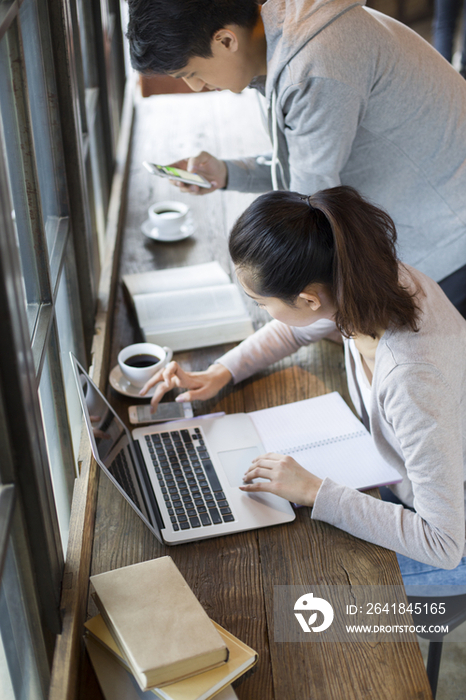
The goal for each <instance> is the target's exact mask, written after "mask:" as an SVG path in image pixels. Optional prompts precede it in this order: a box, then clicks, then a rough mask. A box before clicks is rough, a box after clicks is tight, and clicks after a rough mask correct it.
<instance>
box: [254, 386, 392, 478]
mask: <svg viewBox="0 0 466 700" xmlns="http://www.w3.org/2000/svg"><path fill="white" fill-rule="evenodd" d="M248 416H249V418H250V419H251V420H252V422H253V423H254V426H255V428H256V430H257V432H258V433H259V435H260V438H261V440H262V443H263V445H264V447H265V449H266V450H267V452H278V453H280V454H285V455H291V456H292V457H293V458H294V459H295V460H296V461H297V462H298V463H299V464H301V466H303V467H304V468H305V469H307V470H308V471H310V472H312V473H313V474H315V475H316V476H318V477H319V478H321V479H323V478H325V477H326V476H328V477H330V478H331V479H332V480H333V481H336V482H337V483H339V484H344V485H345V486H351V487H352V488H355V489H369V488H375V487H376V486H383V485H385V484H395V483H398V482H400V481H401V476H400V474H399V473H398V472H397V471H396V469H394V468H393V467H392V466H390V465H389V464H387V462H385V460H384V459H383V458H382V457H381V456H380V454H379V452H378V450H377V448H376V446H375V444H374V441H373V439H372V437H371V435H370V433H369V432H368V431H367V430H366V428H365V427H364V425H363V424H362V423H361V422H360V420H359V419H358V418H356V416H355V415H354V413H353V412H352V411H351V409H350V408H349V407H348V405H347V404H346V403H345V401H344V400H343V399H342V397H341V396H340V394H338V393H337V392H336V391H334V392H333V393H331V394H325V395H324V396H317V397H316V398H313V399H305V400H304V401H296V402H295V403H289V404H285V405H284V406H276V407H274V408H265V409H263V410H261V411H253V412H252V413H248Z"/></svg>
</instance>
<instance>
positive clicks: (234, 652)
mask: <svg viewBox="0 0 466 700" xmlns="http://www.w3.org/2000/svg"><path fill="white" fill-rule="evenodd" d="M212 624H213V625H214V626H215V628H216V629H217V630H218V632H219V634H220V636H221V637H222V638H223V639H224V641H225V644H227V646H228V649H229V651H230V655H229V658H228V661H227V662H226V663H225V664H224V665H223V666H219V667H218V668H213V669H211V670H210V671H204V672H203V673H199V674H196V675H195V676H191V677H190V678H186V679H185V680H183V681H178V682H177V683H170V684H169V685H165V686H163V688H159V687H157V688H152V689H151V690H150V691H146V693H143V694H142V695H141V697H144V698H145V697H146V696H148V695H149V693H153V695H155V696H156V697H158V698H161V700H210V698H212V697H214V696H215V697H218V698H220V695H219V693H221V691H224V692H227V689H228V688H229V686H230V684H231V683H233V681H235V680H236V679H237V678H239V677H240V676H241V675H243V674H244V673H246V671H248V670H249V669H250V668H252V667H253V666H254V664H255V663H256V662H257V659H258V656H257V653H256V652H255V651H254V649H251V647H249V646H248V645H247V644H245V643H244V642H242V641H241V640H240V639H238V638H237V637H235V636H234V635H233V634H231V633H230V632H227V630H224V629H223V628H222V627H220V625H218V624H217V623H216V622H213V621H212ZM85 627H86V646H87V649H88V651H89V656H90V657H91V661H92V665H93V666H94V670H95V672H96V675H97V677H98V679H99V682H100V684H101V686H102V684H106V683H107V681H106V676H110V679H111V680H112V682H113V683H114V682H115V677H116V676H118V677H119V678H120V679H121V682H120V683H119V684H118V687H120V688H123V687H124V688H125V692H127V693H128V695H127V696H122V697H127V700H129V698H130V697H132V694H134V690H132V694H130V693H129V691H128V688H129V686H130V685H131V679H130V678H129V677H127V676H130V673H131V669H130V667H129V666H128V664H127V663H126V661H125V660H124V658H123V656H122V655H121V652H120V650H119V649H118V646H117V644H116V642H115V640H114V639H113V637H112V635H111V634H110V632H109V629H108V627H107V626H106V624H105V622H104V620H103V618H102V616H101V615H95V616H94V617H92V618H91V619H90V620H88V621H87V622H86V623H85ZM90 641H92V642H93V644H91V645H90ZM96 644H97V646H98V647H99V648H98V649H97V650H96ZM118 666H119V668H120V670H119V669H118ZM123 669H126V676H125V670H123ZM109 682H110V681H109ZM132 683H133V685H134V684H135V681H134V679H133V681H132ZM127 686H128V688H127ZM113 692H115V689H114V688H113ZM230 692H232V691H231V690H230ZM111 697H112V698H113V695H112V696H111ZM135 697H136V696H135ZM137 697H139V696H137ZM233 697H235V696H234V695H233ZM114 700H115V699H114Z"/></svg>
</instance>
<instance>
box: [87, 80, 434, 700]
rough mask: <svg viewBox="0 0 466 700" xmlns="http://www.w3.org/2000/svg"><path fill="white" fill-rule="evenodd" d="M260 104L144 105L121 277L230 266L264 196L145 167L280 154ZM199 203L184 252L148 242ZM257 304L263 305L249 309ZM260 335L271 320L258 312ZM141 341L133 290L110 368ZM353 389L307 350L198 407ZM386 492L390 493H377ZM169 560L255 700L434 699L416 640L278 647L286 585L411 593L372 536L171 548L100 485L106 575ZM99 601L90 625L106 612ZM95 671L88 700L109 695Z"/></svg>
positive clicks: (120, 399)
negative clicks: (242, 664)
mask: <svg viewBox="0 0 466 700" xmlns="http://www.w3.org/2000/svg"><path fill="white" fill-rule="evenodd" d="M268 146H269V144H268V140H267V137H266V136H265V134H264V133H263V132H262V127H261V124H260V119H259V116H258V112H257V105H256V102H255V99H254V96H253V95H251V94H248V92H246V94H242V95H233V94H231V93H226V92H225V93H215V94H201V95H168V96H156V97H151V98H149V99H147V100H143V101H141V102H140V103H139V104H138V107H137V112H136V123H135V135H134V143H133V154H132V164H131V174H130V182H129V193H128V205H127V216H126V230H125V236H124V241H123V247H122V252H121V265H120V275H121V274H125V273H132V272H143V271H147V270H151V269H160V268H164V267H173V266H179V265H187V264H195V263H199V262H205V261H209V260H218V261H219V262H220V263H221V264H222V265H223V267H224V269H226V270H229V269H230V263H229V259H228V251H227V238H226V234H227V231H228V228H229V227H230V226H231V223H232V222H233V221H234V219H235V218H236V216H238V215H239V214H240V213H241V211H242V210H243V209H244V208H245V206H247V204H248V203H249V202H250V201H251V200H252V198H253V197H252V196H251V195H240V194H237V193H224V192H217V193H214V194H212V195H208V196H204V197H196V198H195V197H189V196H188V195H180V194H179V193H178V191H177V190H175V189H174V188H173V187H172V186H170V185H169V184H168V183H166V182H164V181H162V180H161V179H158V178H155V177H152V176H151V175H150V174H149V173H147V172H146V171H145V170H144V169H142V168H141V161H142V160H144V159H149V160H153V161H156V162H161V163H169V162H172V161H173V160H175V159H176V158H179V157H181V156H185V155H190V154H194V153H196V152H197V151H199V150H201V149H206V150H210V151H212V152H213V153H215V154H216V155H219V156H220V157H228V156H233V155H249V154H251V153H261V152H267V149H268ZM162 199H177V200H181V201H186V202H187V203H188V204H189V205H190V206H191V207H192V209H193V213H194V216H195V218H196V221H197V225H198V227H197V231H196V232H195V234H194V236H193V237H191V238H188V239H186V240H185V241H183V242H179V243H170V244H166V243H165V244H164V243H156V242H153V241H149V240H147V239H145V238H144V236H143V235H142V233H141V231H140V225H141V224H142V222H143V221H144V219H145V218H147V209H148V207H149V205H150V204H151V203H153V202H154V201H160V200H162ZM247 303H249V302H247ZM250 311H251V314H252V316H253V318H254V320H255V323H256V326H259V325H261V324H262V323H263V322H264V321H265V320H266V317H265V315H264V313H263V312H262V311H260V310H259V309H257V307H255V306H253V305H252V304H251V305H250ZM138 340H140V335H139V331H138V328H137V325H136V323H135V319H134V317H133V315H132V312H131V308H130V306H129V304H128V302H127V300H126V298H125V297H124V295H123V291H122V288H121V285H120V289H119V293H118V298H117V303H116V308H115V313H114V327H113V343H112V357H111V363H110V367H113V366H114V365H115V364H116V358H117V354H118V352H119V350H120V349H121V348H122V347H124V346H126V345H128V344H130V343H133V342H137V341H138ZM229 347H231V346H217V347H213V348H206V349H203V350H199V351H193V352H185V353H178V354H177V356H176V359H177V360H178V361H179V362H180V363H181V364H182V366H183V367H185V368H191V369H203V368H205V367H206V366H208V364H210V363H211V362H212V361H213V360H215V359H216V358H217V357H218V356H219V355H221V354H222V353H223V352H225V350H226V349H228V348H229ZM335 390H336V391H339V392H340V393H341V394H342V396H343V397H344V398H345V399H346V400H347V401H348V402H349V396H348V392H347V387H346V378H345V371H344V361H343V353H342V349H341V347H339V346H338V345H335V344H333V343H330V342H328V341H322V342H320V343H317V344H315V345H313V346H312V347H309V348H302V349H301V350H299V351H298V352H297V353H295V354H294V355H293V356H291V357H290V358H287V359H285V360H283V361H281V362H279V363H277V364H276V365H273V366H272V367H271V368H269V369H268V370H267V371H265V372H262V373H261V374H259V375H256V376H255V377H253V378H251V379H249V380H247V381H245V382H243V383H242V384H240V385H238V386H235V387H231V386H230V387H227V388H226V389H225V390H223V391H222V392H221V394H220V395H219V396H217V397H216V398H214V399H212V400H210V401H208V402H204V403H203V404H200V403H197V404H194V408H195V413H196V414H200V413H207V412H212V411H218V410H223V411H226V412H228V413H233V412H238V411H253V410H256V409H260V408H266V407H269V406H274V405H278V404H281V403H288V402H291V401H297V400H300V399H305V398H309V397H312V396H318V395H320V394H325V393H328V392H330V391H335ZM108 397H109V399H110V401H111V402H112V404H113V405H114V406H115V408H116V409H117V410H118V411H119V413H120V415H121V417H122V418H123V419H124V420H125V419H127V409H128V406H129V405H130V404H132V403H134V402H135V401H134V399H129V398H127V397H124V396H121V395H119V394H117V393H116V392H115V391H114V390H113V389H111V388H109V390H108ZM169 398H170V397H169ZM374 495H376V494H374ZM166 554H169V555H170V556H171V557H172V558H173V559H174V561H175V563H176V564H177V566H178V567H179V569H180V570H181V572H182V574H183V575H184V577H185V578H186V580H187V582H188V583H189V585H190V586H191V587H192V589H193V591H194V592H195V594H196V595H197V597H198V598H199V600H200V601H201V603H202V605H203V606H204V608H205V610H206V611H207V613H208V614H209V616H210V617H211V618H212V619H214V620H216V621H217V622H218V623H219V624H221V625H222V626H224V627H225V628H226V629H228V630H229V631H230V632H232V633H233V634H235V635H237V636H238V637H239V638H240V639H242V640H243V641H245V642H246V643H247V644H249V645H250V646H252V647H253V648H254V649H256V650H257V651H258V652H259V657H260V658H259V663H258V664H257V666H256V667H255V669H254V671H252V672H250V673H249V674H247V675H246V676H244V677H243V678H242V679H241V680H240V681H239V683H238V684H236V685H235V688H236V692H237V694H238V697H239V698H240V699H241V700H275V699H276V700H309V699H316V700H326V699H327V698H329V699H330V698H332V699H336V698H338V699H341V700H350V699H353V698H354V700H361V699H363V698H377V700H380V699H382V698H387V699H390V700H393V699H398V698H399V699H400V700H401V699H403V700H408V698H416V699H418V700H420V699H421V698H422V699H426V700H427V699H428V698H431V693H430V689H429V685H428V681H427V676H426V674H425V670H424V665H423V662H422V657H421V654H420V650H419V647H418V645H417V643H416V642H415V641H413V642H403V643H379V644H371V643H364V642H357V643H333V642H332V643H329V642H327V643H297V642H295V643H276V642H274V641H273V634H272V624H273V587H274V586H275V585H300V584H312V583H314V584H326V585H334V586H336V585H339V586H354V585H364V586H367V585H384V586H388V587H394V586H399V585H400V584H401V577H400V573H399V569H398V565H397V562H396V557H395V554H394V553H393V552H389V551H387V550H384V549H382V548H380V547H377V546H374V545H371V544H369V543H367V542H363V541H361V540H358V539H356V538H354V537H352V536H351V535H348V534H347V533H345V532H342V531H341V530H338V529H336V528H334V527H332V526H329V525H327V524H325V523H322V522H317V521H313V520H311V518H310V510H309V509H308V508H302V509H300V510H298V512H297V518H296V520H295V521H294V522H293V523H291V524H287V525H284V526H277V527H273V528H266V529H262V530H257V531H251V532H245V533H240V534H236V535H230V536H227V537H218V538H214V539H211V540H204V541H201V542H197V543H191V544H186V545H179V546H176V547H166V546H162V545H160V544H159V542H158V541H157V540H156V539H155V537H154V536H153V535H152V534H151V533H150V532H149V530H147V528H146V527H145V526H144V525H143V523H142V522H141V521H140V520H139V518H138V517H137V516H136V515H135V513H134V512H133V510H132V509H131V508H130V507H129V506H128V505H127V503H126V502H125V501H124V499H123V498H122V497H121V496H120V494H119V493H118V492H117V491H116V489H115V488H114V487H113V485H112V484H111V483H110V482H109V481H108V480H107V479H106V478H104V477H102V478H101V479H100V484H99V498H98V509H97V517H96V524H95V538H94V546H93V561H92V573H93V574H94V573H99V572H102V571H107V570H110V569H114V568H117V567H120V566H125V565H129V564H133V563H136V562H140V561H145V560H147V559H151V558H155V557H159V556H163V555H166ZM95 613H96V609H95V607H94V604H93V602H92V600H90V601H89V615H92V614H95ZM90 676H91V674H89V675H88V676H86V677H87V681H88V685H87V686H86V687H87V691H86V693H85V697H86V700H89V698H93V697H95V698H97V697H99V691H98V688H97V687H96V685H95V684H94V689H93V691H92V693H91V692H90V690H89V688H90V687H92V678H91V680H89V678H90Z"/></svg>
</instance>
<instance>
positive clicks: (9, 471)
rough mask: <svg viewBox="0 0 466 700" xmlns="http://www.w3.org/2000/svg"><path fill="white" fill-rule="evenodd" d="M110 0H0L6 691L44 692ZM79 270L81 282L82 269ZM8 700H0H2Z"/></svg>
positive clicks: (82, 323)
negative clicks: (74, 359) (73, 365)
mask: <svg viewBox="0 0 466 700" xmlns="http://www.w3.org/2000/svg"><path fill="white" fill-rule="evenodd" d="M125 79H126V77H125V58H124V47H123V34H122V31H121V19H120V4H119V2H118V1H117V0H95V2H92V3H90V2H87V1H84V0H22V1H21V0H0V309H1V312H0V313H1V315H2V325H1V328H2V343H1V345H0V451H1V454H2V460H1V462H0V526H1V527H0V686H1V688H2V693H3V695H5V698H8V700H10V698H12V699H13V698H15V700H16V699H17V698H31V699H32V698H34V700H36V699H37V700H39V699H41V698H45V697H46V696H47V693H48V683H49V681H50V667H51V661H52V658H53V648H54V640H55V635H56V634H57V633H59V632H60V625H61V622H60V615H59V601H60V590H61V579H62V572H63V562H64V558H65V555H66V548H67V541H68V531H69V521H70V509H71V497H72V491H73V484H74V480H75V477H76V475H77V473H78V472H77V469H78V467H77V457H78V448H79V441H80V435H81V410H80V406H79V403H78V398H77V394H76V391H75V387H74V380H73V376H72V372H71V363H70V360H69V353H70V352H73V353H74V354H75V355H76V357H77V358H78V359H79V360H80V361H81V363H83V364H84V365H86V364H88V363H87V362H86V359H87V358H88V357H89V352H90V344H91V340H92V335H93V326H94V314H95V308H96V300H97V288H98V283H99V275H100V266H101V260H102V258H103V255H104V253H105V234H106V226H107V210H108V205H109V199H110V192H111V186H112V177H113V170H114V163H115V157H116V148H117V143H118V135H119V128H120V119H121V110H122V105H123V94H124V89H125ZM78 271H79V274H78ZM3 695H2V700H3Z"/></svg>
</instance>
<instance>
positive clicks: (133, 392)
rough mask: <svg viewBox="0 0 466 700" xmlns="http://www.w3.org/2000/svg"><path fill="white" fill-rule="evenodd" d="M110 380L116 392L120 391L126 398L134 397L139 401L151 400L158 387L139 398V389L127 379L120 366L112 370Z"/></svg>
mask: <svg viewBox="0 0 466 700" xmlns="http://www.w3.org/2000/svg"><path fill="white" fill-rule="evenodd" d="M108 380H109V382H110V384H111V386H112V387H113V388H114V389H115V391H118V392H119V393H120V394H124V395H125V396H133V397H134V398H137V399H150V398H151V396H153V395H154V391H155V386H157V385H155V386H153V387H152V389H149V391H148V392H147V394H145V396H139V392H140V389H139V387H137V386H134V385H133V384H131V382H130V381H128V380H127V379H126V377H125V376H124V375H123V372H122V371H121V369H120V366H119V365H116V367H114V368H113V369H112V371H111V372H110V376H109V378H108Z"/></svg>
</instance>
